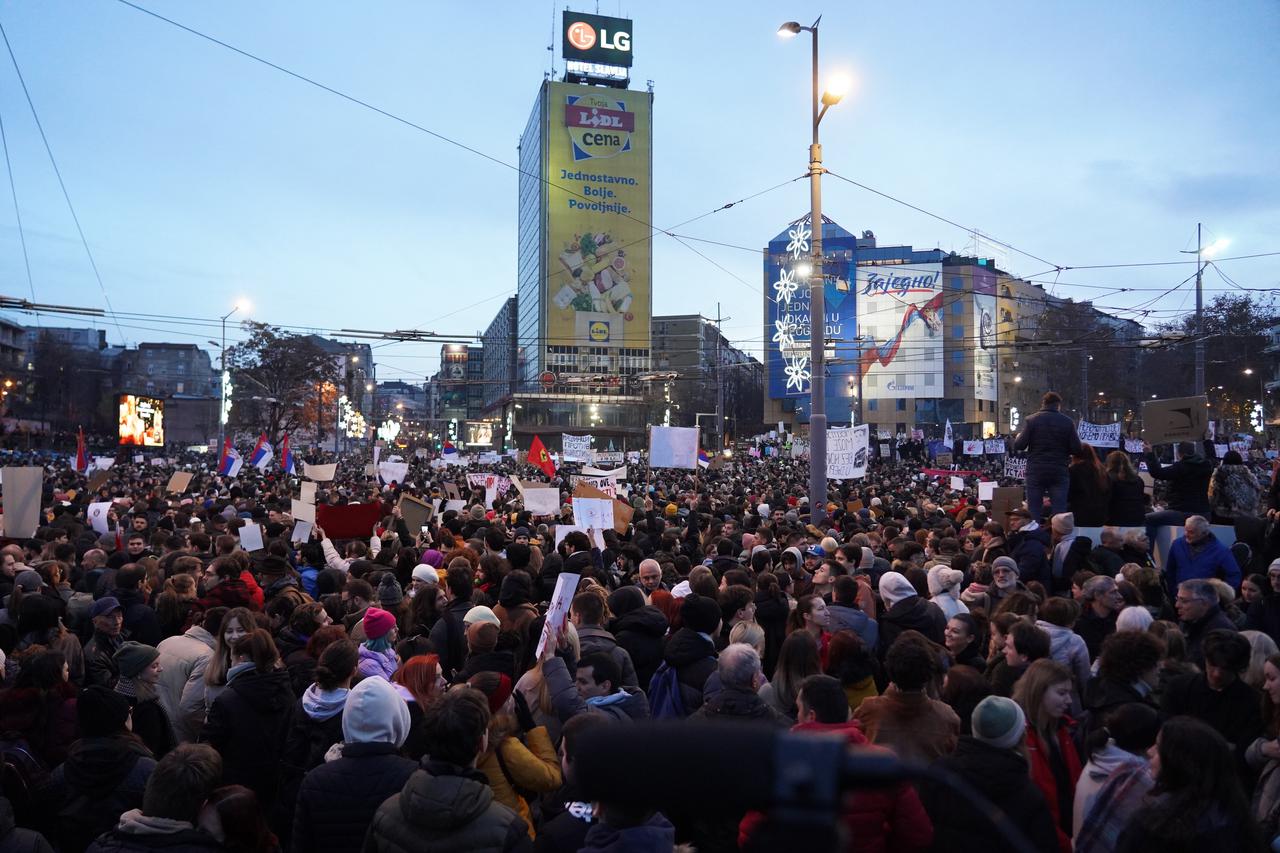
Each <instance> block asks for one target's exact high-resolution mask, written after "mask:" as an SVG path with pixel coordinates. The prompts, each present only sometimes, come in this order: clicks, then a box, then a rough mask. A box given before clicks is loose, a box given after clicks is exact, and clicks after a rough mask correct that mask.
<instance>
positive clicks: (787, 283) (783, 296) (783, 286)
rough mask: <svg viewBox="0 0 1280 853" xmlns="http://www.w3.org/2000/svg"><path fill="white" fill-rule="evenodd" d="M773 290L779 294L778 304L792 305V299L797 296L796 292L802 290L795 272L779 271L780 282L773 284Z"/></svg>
mask: <svg viewBox="0 0 1280 853" xmlns="http://www.w3.org/2000/svg"><path fill="white" fill-rule="evenodd" d="M773 289H774V290H776V291H777V292H778V298H777V301H778V302H785V303H786V304H788V305H790V304H791V297H792V296H795V293H796V291H797V290H799V289H800V282H798V281H796V273H795V270H786V269H779V270H778V280H777V281H775V282H774V283H773Z"/></svg>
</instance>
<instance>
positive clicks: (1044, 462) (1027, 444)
mask: <svg viewBox="0 0 1280 853" xmlns="http://www.w3.org/2000/svg"><path fill="white" fill-rule="evenodd" d="M1013 449H1014V451H1016V452H1019V453H1021V452H1023V451H1026V454H1027V474H1028V476H1033V477H1044V476H1051V475H1055V474H1063V473H1066V470H1067V463H1068V462H1069V459H1068V457H1069V456H1071V455H1072V454H1079V453H1080V437H1079V436H1078V435H1076V424H1075V421H1073V420H1071V418H1069V417H1067V416H1066V415H1064V414H1062V412H1059V411H1058V408H1057V407H1056V406H1055V407H1053V408H1052V409H1041V410H1040V411H1038V412H1036V413H1035V414H1034V415H1030V416H1029V417H1027V419H1026V420H1025V421H1023V423H1022V431H1021V432H1019V433H1018V437H1017V438H1015V439H1014V440H1013Z"/></svg>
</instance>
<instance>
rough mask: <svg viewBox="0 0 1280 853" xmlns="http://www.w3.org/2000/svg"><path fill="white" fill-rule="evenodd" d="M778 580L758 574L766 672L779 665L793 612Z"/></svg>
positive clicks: (758, 612)
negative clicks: (789, 619)
mask: <svg viewBox="0 0 1280 853" xmlns="http://www.w3.org/2000/svg"><path fill="white" fill-rule="evenodd" d="M757 556H759V555H757ZM788 580H790V578H788ZM778 581H779V578H778V575H775V574H774V573H773V572H760V573H758V574H757V575H756V622H757V623H758V624H759V625H760V627H761V628H763V629H764V654H762V655H761V656H760V663H761V664H762V665H763V666H764V671H765V672H773V668H774V667H775V666H777V665H778V652H779V651H781V649H782V640H783V639H784V638H785V637H786V635H787V618H788V616H790V614H791V602H790V601H789V600H788V598H787V594H786V593H785V592H783V590H782V587H781V586H780V585H779V583H778ZM644 686H645V687H648V685H644Z"/></svg>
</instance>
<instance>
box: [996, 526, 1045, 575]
mask: <svg viewBox="0 0 1280 853" xmlns="http://www.w3.org/2000/svg"><path fill="white" fill-rule="evenodd" d="M1049 536H1050V534H1049V529H1048V528H1047V527H1044V526H1040V525H1037V526H1036V529H1035V530H1026V529H1023V530H1018V531H1015V532H1013V533H1010V534H1009V535H1008V536H1007V537H1005V539H1006V541H1007V542H1008V546H1009V556H1010V557H1012V558H1013V560H1014V562H1016V563H1017V564H1018V580H1020V581H1022V582H1023V583H1024V584H1025V583H1030V582H1031V581H1039V582H1040V583H1042V584H1044V588H1045V589H1047V590H1052V589H1053V577H1052V575H1053V564H1052V563H1051V562H1049V557H1048V553H1049V542H1050V538H1049Z"/></svg>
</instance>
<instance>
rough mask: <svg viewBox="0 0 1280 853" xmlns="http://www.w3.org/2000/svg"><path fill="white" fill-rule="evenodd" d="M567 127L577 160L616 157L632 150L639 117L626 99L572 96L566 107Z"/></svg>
mask: <svg viewBox="0 0 1280 853" xmlns="http://www.w3.org/2000/svg"><path fill="white" fill-rule="evenodd" d="M564 126H565V129H566V130H568V131H569V141H570V144H571V145H572V146H573V159H574V160H575V161H578V160H591V159H595V158H598V157H614V156H616V155H618V154H622V153H623V152H626V151H630V150H631V132H632V131H633V130H635V129H636V116H635V113H633V112H629V111H628V110H627V105H626V103H625V102H623V101H619V100H616V99H610V98H607V97H604V96H601V95H570V96H569V97H568V98H567V99H566V102H565V107H564Z"/></svg>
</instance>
